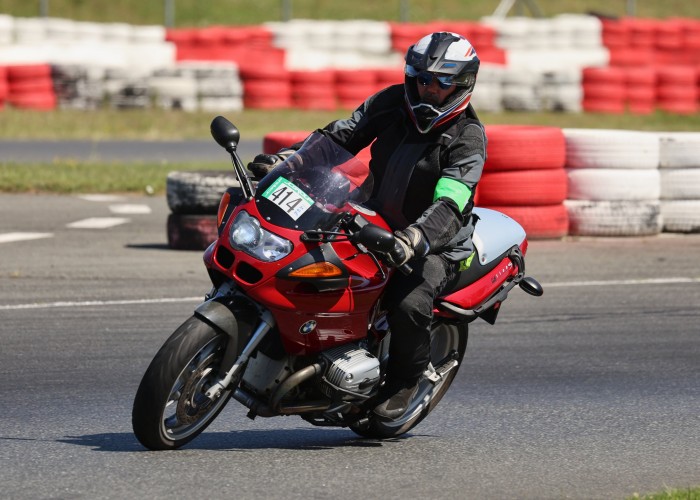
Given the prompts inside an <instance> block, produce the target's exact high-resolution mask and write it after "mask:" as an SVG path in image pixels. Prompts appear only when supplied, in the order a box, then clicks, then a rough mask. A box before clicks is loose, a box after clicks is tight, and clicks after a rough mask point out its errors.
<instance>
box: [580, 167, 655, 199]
mask: <svg viewBox="0 0 700 500" xmlns="http://www.w3.org/2000/svg"><path fill="white" fill-rule="evenodd" d="M566 172H567V175H568V180H569V187H568V198H569V199H570V200H592V201H605V200H608V201H615V200H619V201H625V200H627V201H643V200H656V199H659V196H660V194H661V176H660V174H659V171H658V170H655V169H654V170H652V169H646V168H644V169H628V168H618V169H614V168H568V169H566Z"/></svg>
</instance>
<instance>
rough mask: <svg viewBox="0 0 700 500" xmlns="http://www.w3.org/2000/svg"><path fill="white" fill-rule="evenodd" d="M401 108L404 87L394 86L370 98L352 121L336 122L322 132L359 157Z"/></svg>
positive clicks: (350, 118)
mask: <svg viewBox="0 0 700 500" xmlns="http://www.w3.org/2000/svg"><path fill="white" fill-rule="evenodd" d="M402 105H403V86H402V85H394V86H392V87H388V88H386V89H384V90H381V91H379V92H377V93H376V94H374V95H371V96H369V97H368V98H367V100H366V101H365V102H363V103H362V104H361V105H360V106H359V107H358V108H357V109H356V110H355V111H353V113H352V115H350V117H349V118H346V119H344V120H336V121H333V122H331V123H329V124H328V125H326V126H325V127H323V129H321V130H319V132H321V133H322V134H324V135H326V137H329V138H330V139H332V140H333V142H335V143H336V144H338V145H339V146H341V147H343V148H344V149H346V150H347V151H349V152H350V153H352V154H354V155H356V154H357V153H359V152H360V151H362V150H363V149H364V148H366V147H367V146H369V145H370V144H371V143H372V141H373V140H374V139H376V138H377V135H378V134H379V132H380V131H381V130H382V129H383V128H386V126H387V123H389V122H390V121H391V120H394V119H395V114H396V111H397V109H399V107H400V106H402Z"/></svg>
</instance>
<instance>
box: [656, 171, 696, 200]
mask: <svg viewBox="0 0 700 500" xmlns="http://www.w3.org/2000/svg"><path fill="white" fill-rule="evenodd" d="M660 174H661V193H660V197H661V199H662V200H700V167H696V168H662V169H661V170H660Z"/></svg>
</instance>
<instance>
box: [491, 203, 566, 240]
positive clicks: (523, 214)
mask: <svg viewBox="0 0 700 500" xmlns="http://www.w3.org/2000/svg"><path fill="white" fill-rule="evenodd" d="M484 208H490V209H492V210H497V211H499V212H503V213H504V214H506V215H507V216H509V217H511V218H513V219H515V220H516V221H517V222H518V223H520V225H522V226H523V228H524V229H525V232H526V233H527V237H528V238H529V239H531V240H535V239H555V238H563V237H564V236H566V235H567V234H568V231H569V213H568V212H567V210H566V207H565V206H564V205H563V204H559V205H544V206H538V207H514V206H484Z"/></svg>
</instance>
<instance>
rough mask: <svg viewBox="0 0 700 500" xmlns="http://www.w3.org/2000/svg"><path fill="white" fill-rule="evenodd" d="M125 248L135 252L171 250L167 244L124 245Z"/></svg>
mask: <svg viewBox="0 0 700 500" xmlns="http://www.w3.org/2000/svg"><path fill="white" fill-rule="evenodd" d="M125 247H126V248H135V249H136V250H171V248H170V247H169V246H168V244H167V243H141V244H138V245H136V244H129V245H125Z"/></svg>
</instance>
